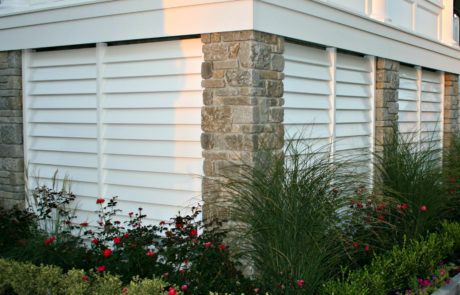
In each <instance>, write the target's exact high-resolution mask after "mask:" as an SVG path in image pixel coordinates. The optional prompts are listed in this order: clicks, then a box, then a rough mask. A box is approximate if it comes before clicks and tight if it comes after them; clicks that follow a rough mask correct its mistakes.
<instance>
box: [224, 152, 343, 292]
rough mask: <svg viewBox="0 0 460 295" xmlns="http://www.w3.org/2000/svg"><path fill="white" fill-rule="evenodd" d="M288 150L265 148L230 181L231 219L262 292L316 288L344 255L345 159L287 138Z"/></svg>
mask: <svg viewBox="0 0 460 295" xmlns="http://www.w3.org/2000/svg"><path fill="white" fill-rule="evenodd" d="M321 152H322V153H321ZM287 154H288V155H289V156H287V157H286V158H285V157H283V156H282V155H278V154H276V153H272V152H267V153H266V154H265V155H264V156H263V157H261V158H262V159H263V161H261V162H258V163H256V165H255V166H254V167H250V166H247V167H243V169H240V170H241V171H242V172H241V175H238V176H237V178H236V179H232V180H231V181H230V182H229V184H227V188H228V190H229V191H231V193H232V194H233V196H232V200H233V203H232V205H231V213H232V216H231V219H232V220H233V221H235V224H236V226H237V229H236V231H237V232H238V237H237V242H238V251H239V252H240V253H241V254H242V255H243V259H244V260H245V261H247V262H248V264H251V265H252V266H253V267H254V268H255V273H254V276H255V278H256V280H258V281H260V282H261V286H259V287H260V288H261V291H262V292H265V291H267V292H270V293H273V294H314V293H315V292H316V291H317V290H318V288H319V286H321V284H322V283H323V282H324V281H325V280H326V279H328V278H330V277H331V276H333V275H334V273H335V272H336V270H337V268H338V266H339V265H340V264H341V263H342V262H344V261H345V260H347V259H348V258H347V257H346V252H345V251H344V248H345V247H346V245H345V244H347V243H346V241H345V238H344V236H343V235H342V229H341V228H340V227H341V224H343V223H344V221H345V220H346V219H347V218H348V212H347V210H344V208H345V207H346V206H347V204H348V198H347V197H346V195H347V185H348V184H347V183H346V181H344V179H343V175H342V174H341V171H346V169H343V168H345V167H344V166H345V163H343V164H338V163H335V164H332V163H331V161H330V156H329V154H328V152H327V151H326V152H325V149H322V150H318V151H312V150H310V149H309V148H307V149H306V150H305V149H302V148H301V147H300V146H298V145H290V146H288V151H287ZM348 173H349V171H348ZM348 244H350V243H348Z"/></svg>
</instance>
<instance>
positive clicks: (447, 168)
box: [443, 133, 460, 220]
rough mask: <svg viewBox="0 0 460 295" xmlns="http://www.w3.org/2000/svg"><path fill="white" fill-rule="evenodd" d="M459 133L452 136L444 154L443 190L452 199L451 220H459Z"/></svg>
mask: <svg viewBox="0 0 460 295" xmlns="http://www.w3.org/2000/svg"><path fill="white" fill-rule="evenodd" d="M459 163H460V133H457V134H454V135H453V137H452V140H451V141H450V145H449V146H448V147H447V148H446V150H445V152H444V162H443V168H444V169H443V172H444V182H445V190H446V192H447V194H448V195H449V196H450V197H451V199H452V204H451V206H452V208H451V209H452V211H453V217H452V219H454V220H458V219H459V218H460V165H459Z"/></svg>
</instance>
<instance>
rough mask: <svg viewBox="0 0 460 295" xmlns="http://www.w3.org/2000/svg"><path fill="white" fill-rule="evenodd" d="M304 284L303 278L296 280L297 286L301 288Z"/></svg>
mask: <svg viewBox="0 0 460 295" xmlns="http://www.w3.org/2000/svg"><path fill="white" fill-rule="evenodd" d="M304 284H305V281H304V280H302V279H300V280H297V287H299V288H302V287H303V285H304Z"/></svg>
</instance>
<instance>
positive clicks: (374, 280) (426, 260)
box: [322, 223, 460, 295]
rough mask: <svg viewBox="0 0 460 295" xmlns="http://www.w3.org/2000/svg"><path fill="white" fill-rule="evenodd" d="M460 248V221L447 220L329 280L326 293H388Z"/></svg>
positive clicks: (428, 271) (381, 294)
mask: <svg viewBox="0 0 460 295" xmlns="http://www.w3.org/2000/svg"><path fill="white" fill-rule="evenodd" d="M457 249H460V224H459V223H444V224H443V230H442V232H441V233H432V234H430V235H428V236H427V237H425V238H421V239H420V240H409V241H405V242H404V244H403V245H402V246H397V247H394V248H393V249H392V250H391V251H390V252H389V253H387V254H385V255H381V256H375V257H374V258H373V260H372V262H371V264H370V265H368V266H365V267H364V268H362V269H359V270H356V271H351V272H348V273H346V274H345V275H344V277H343V278H342V279H339V280H336V281H331V282H329V283H327V284H325V286H324V288H323V292H322V294H329V295H368V294H372V295H385V294H387V293H388V292H391V291H395V290H401V289H404V288H406V287H408V286H411V282H413V281H414V279H416V277H417V276H428V275H431V274H433V272H434V271H435V270H436V268H437V267H438V263H439V262H440V261H442V260H443V259H445V258H447V257H448V256H449V255H451V254H452V253H453V252H454V250H457Z"/></svg>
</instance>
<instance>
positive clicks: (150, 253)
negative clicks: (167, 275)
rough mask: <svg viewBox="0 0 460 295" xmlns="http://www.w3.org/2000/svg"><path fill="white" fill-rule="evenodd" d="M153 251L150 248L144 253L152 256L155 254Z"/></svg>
mask: <svg viewBox="0 0 460 295" xmlns="http://www.w3.org/2000/svg"><path fill="white" fill-rule="evenodd" d="M155 254H156V253H155V252H153V251H152V250H148V251H147V253H145V255H147V256H149V257H152V256H155Z"/></svg>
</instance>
